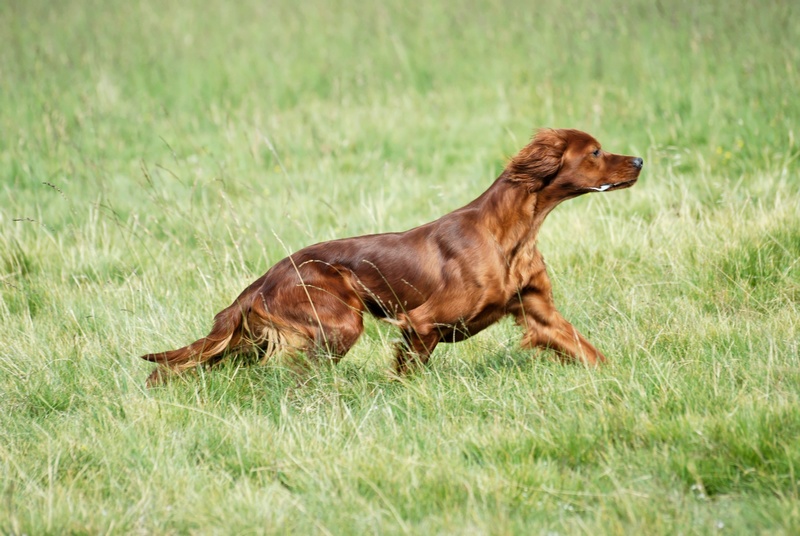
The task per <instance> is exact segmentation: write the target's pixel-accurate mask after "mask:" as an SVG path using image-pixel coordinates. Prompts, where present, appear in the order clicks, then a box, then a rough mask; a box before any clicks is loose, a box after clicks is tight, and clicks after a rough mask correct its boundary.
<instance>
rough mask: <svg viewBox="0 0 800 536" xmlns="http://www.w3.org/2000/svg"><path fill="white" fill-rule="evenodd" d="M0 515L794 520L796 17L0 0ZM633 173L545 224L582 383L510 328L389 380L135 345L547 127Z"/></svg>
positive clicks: (342, 527) (635, 8)
mask: <svg viewBox="0 0 800 536" xmlns="http://www.w3.org/2000/svg"><path fill="white" fill-rule="evenodd" d="M0 21H2V25H1V26H0V410H1V411H0V534H14V535H21V534H29V535H34V534H285V533H293V534H547V535H555V534H755V533H767V534H798V533H800V98H799V97H798V95H800V46H798V43H800V8H798V6H797V5H796V3H794V2H789V1H781V0H776V1H773V2H761V3H757V2H743V1H734V2H723V1H721V0H711V1H710V2H696V1H688V0H676V1H674V2H649V1H645V0H633V1H621V0H596V1H585V0H574V1H566V2H521V1H515V0H489V1H488V2H473V1H470V0H454V1H452V2H446V3H445V2H407V1H398V0H388V1H385V2H375V3H364V2H345V1H342V0H333V1H322V0H309V1H306V2H292V1H286V0H274V1H271V2H265V1H261V2H259V1H255V0H243V1H237V2H226V1H222V0H219V1H218V0H209V1H207V2H192V3H189V2H177V1H172V0H162V1H158V2H157V1H154V0H143V1H141V2H121V1H117V0H106V1H99V0H84V1H77V0H65V1H60V2H46V1H43V0H28V1H22V0H7V1H4V2H2V4H0ZM541 126H553V127H571V128H579V129H583V130H586V131H588V132H591V133H592V134H593V135H595V136H596V137H597V138H598V139H599V140H600V141H601V142H602V143H603V145H604V148H606V149H608V150H610V151H612V152H620V153H626V154H636V155H640V156H642V157H643V158H644V160H645V167H644V170H643V173H642V178H641V180H640V181H639V183H638V184H637V185H636V187H635V188H633V189H630V190H625V191H621V192H614V193H609V194H605V195H601V194H593V195H587V196H583V197H582V198H579V199H576V200H573V201H569V202H566V203H564V204H563V205H561V206H560V207H559V208H558V209H556V210H555V211H554V213H553V214H551V215H550V216H549V218H548V220H547V221H546V222H545V224H544V226H543V228H542V232H541V234H540V246H541V249H542V251H543V252H544V254H545V257H546V259H547V261H548V265H549V267H550V273H551V277H552V279H553V283H554V286H555V293H556V301H557V304H558V306H559V308H560V310H561V311H562V312H563V313H564V316H566V317H567V318H568V319H570V320H571V321H572V322H573V323H574V324H575V325H576V326H577V327H578V328H579V329H580V330H581V331H582V332H583V333H584V334H586V336H587V337H588V338H589V340H591V341H592V342H593V343H594V344H595V345H596V346H597V347H598V348H600V349H601V350H602V351H603V352H604V353H605V354H606V355H607V356H608V357H609V359H610V364H609V365H608V366H606V367H603V368H600V369H598V370H590V369H586V368H584V367H580V366H564V365H561V364H560V363H559V362H558V361H557V360H556V359H555V358H554V356H553V355H552V354H550V353H548V352H536V353H531V352H526V351H522V350H520V349H519V347H518V341H519V338H520V336H521V333H520V330H519V329H518V328H517V327H516V326H515V325H513V323H512V322H509V321H504V322H502V323H500V324H498V325H496V326H493V327H492V328H490V329H488V330H486V331H485V332H483V333H481V334H480V335H478V336H477V337H475V338H473V339H471V340H469V341H466V342H463V343H460V344H457V345H445V344H443V345H440V346H439V348H437V350H436V352H435V353H434V355H433V358H432V360H431V365H430V367H429V368H427V369H426V370H424V371H422V372H420V373H419V374H416V375H414V376H411V377H409V378H408V379H407V380H404V381H400V382H397V381H392V380H391V379H390V377H389V375H388V373H387V371H388V369H389V367H390V365H391V359H392V350H391V347H392V344H393V342H394V340H395V339H396V338H397V337H398V334H397V333H396V332H395V331H393V330H392V329H391V328H390V327H389V326H386V325H383V324H378V323H376V322H374V321H369V322H368V324H367V330H366V333H365V335H364V336H363V337H362V339H361V340H360V341H359V343H358V345H357V346H356V347H355V348H354V349H353V350H352V351H351V353H350V354H348V356H347V357H346V358H345V359H344V360H343V361H342V362H341V363H340V364H339V365H338V366H337V367H334V368H326V367H321V368H319V369H315V370H314V371H313V372H312V373H310V375H309V377H307V378H306V382H305V383H302V384H301V383H298V381H297V378H296V377H295V376H294V375H293V374H292V373H291V372H290V371H289V370H287V367H286V366H285V364H282V363H281V362H280V361H279V360H278V361H275V362H274V363H270V364H267V365H266V366H263V367H258V366H255V367H250V366H242V363H241V362H228V363H225V364H224V365H222V366H220V367H219V368H217V369H214V370H213V371H210V372H200V373H198V374H197V375H194V376H189V377H187V378H186V379H185V380H180V381H175V382H172V383H171V384H169V385H168V386H166V387H164V388H160V389H154V390H146V389H145V388H144V379H145V378H146V376H147V374H148V373H149V371H150V367H151V365H150V364H148V363H144V362H142V361H141V360H139V359H138V356H139V355H141V354H144V353H147V352H153V351H159V350H164V349H168V348H175V347H177V346H182V345H184V344H186V343H188V342H191V341H192V340H194V339H195V338H197V337H199V336H201V335H204V334H205V333H206V331H207V329H208V328H209V327H210V325H211V319H212V317H213V315H214V314H215V313H216V312H217V311H218V310H220V309H221V308H223V307H225V306H227V305H228V304H229V303H230V302H231V301H232V300H233V298H234V297H235V296H236V295H237V294H238V293H239V292H240V291H241V290H242V289H243V288H244V287H245V286H246V285H247V284H249V283H250V282H251V281H253V280H254V279H255V278H257V277H258V276H260V275H261V274H262V273H263V272H264V271H266V269H267V268H268V267H269V266H270V265H271V264H273V263H274V262H276V261H277V260H279V259H280V258H282V257H283V256H285V255H286V254H287V253H288V252H290V251H293V250H296V249H299V248H300V247H302V246H305V245H308V244H311V243H314V242H319V241H323V240H328V239H332V238H336V237H344V236H352V235H358V234H365V233H375V232H383V231H394V230H402V229H406V228H410V227H413V226H416V225H419V224H421V223H425V222H428V221H430V220H432V219H434V218H436V217H438V216H440V215H442V214H444V213H446V212H449V211H450V210H453V209H455V208H457V207H459V206H462V205H463V204H466V203H467V202H469V201H470V200H472V199H473V198H475V197H476V196H477V195H479V194H480V193H481V192H482V191H483V190H484V189H485V188H486V187H488V185H489V184H490V183H491V182H492V180H493V179H494V178H495V177H496V176H497V175H498V174H499V172H500V170H501V169H502V168H503V166H504V163H505V162H506V159H507V158H508V157H509V156H510V155H512V154H513V153H515V152H516V151H517V150H518V149H519V148H521V147H522V146H523V145H524V144H525V143H526V142H527V141H528V140H529V138H530V135H531V134H532V132H533V131H534V129H535V128H537V127H541Z"/></svg>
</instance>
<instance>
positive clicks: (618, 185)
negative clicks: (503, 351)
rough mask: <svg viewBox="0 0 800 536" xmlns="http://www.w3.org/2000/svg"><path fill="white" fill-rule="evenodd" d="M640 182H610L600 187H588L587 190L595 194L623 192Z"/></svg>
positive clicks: (634, 180)
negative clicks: (610, 191)
mask: <svg viewBox="0 0 800 536" xmlns="http://www.w3.org/2000/svg"><path fill="white" fill-rule="evenodd" d="M637 180H638V177H637V178H636V179H631V180H629V181H622V182H609V183H606V184H601V185H600V186H587V187H586V189H587V190H593V191H595V192H607V191H609V190H622V189H623V188H630V187H631V186H633V184H634V183H635V182H636V181H637Z"/></svg>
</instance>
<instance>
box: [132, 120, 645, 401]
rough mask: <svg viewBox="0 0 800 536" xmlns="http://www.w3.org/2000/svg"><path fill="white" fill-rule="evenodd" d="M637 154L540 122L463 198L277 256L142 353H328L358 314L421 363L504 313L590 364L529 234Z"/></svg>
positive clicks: (191, 358) (207, 357)
mask: <svg viewBox="0 0 800 536" xmlns="http://www.w3.org/2000/svg"><path fill="white" fill-rule="evenodd" d="M642 165H643V161H642V159H641V158H634V157H631V156H621V155H616V154H611V153H606V152H605V151H603V150H602V149H600V144H599V143H598V142H597V141H596V140H595V139H594V138H592V137H591V136H590V135H588V134H586V133H584V132H580V131H578V130H549V129H546V130H540V131H539V132H538V133H537V134H536V136H535V137H534V138H533V140H532V141H531V142H530V143H529V144H528V145H527V146H526V147H525V148H524V149H522V150H521V151H520V152H519V154H517V155H516V156H514V158H512V159H511V161H510V162H509V164H508V166H507V167H506V169H505V170H504V171H503V173H502V174H501V175H500V177H499V178H498V179H497V180H495V182H494V184H492V186H491V187H490V188H489V189H488V190H487V191H486V192H484V193H483V194H482V195H481V196H480V197H478V198H477V199H476V200H474V201H473V202H471V203H470V204H468V205H467V206H465V207H463V208H460V209H458V210H455V211H453V212H451V213H450V214H447V215H445V216H443V217H441V218H439V219H438V220H436V221H434V222H431V223H428V224H426V225H422V226H420V227H416V228H414V229H411V230H409V231H406V232H403V233H386V234H377V235H366V236H359V237H355V238H346V239H343V240H334V241H331V242H324V243H322V244H315V245H313V246H309V247H307V248H304V249H301V250H300V251H298V252H297V253H294V254H293V255H290V256H289V257H287V258H285V259H283V260H282V261H280V262H278V263H277V264H276V265H275V266H273V267H272V268H270V270H269V271H268V272H267V273H266V274H264V275H263V276H261V277H260V278H259V279H258V280H257V281H255V282H254V283H253V284H252V285H250V286H249V287H248V288H247V289H245V291H244V292H242V293H241V294H240V295H239V297H238V298H236V300H235V301H234V302H233V304H232V305H231V306H230V307H228V308H227V309H224V310H223V311H221V312H220V313H219V314H217V316H216V317H215V318H214V327H213V328H212V330H211V333H210V334H209V335H208V336H206V337H203V338H202V339H200V340H198V341H196V342H193V343H192V344H190V345H188V346H185V347H183V348H179V349H178V350H172V351H169V352H164V353H158V354H148V355H145V356H142V358H143V359H146V360H148V361H153V362H155V363H158V364H159V365H160V366H159V367H157V368H156V369H155V370H154V371H153V373H152V374H151V375H150V377H149V378H148V385H153V384H156V383H158V382H159V381H160V380H161V379H163V378H164V377H165V376H164V374H165V373H166V372H168V371H172V372H180V371H182V370H185V369H188V368H191V367H194V366H197V365H199V364H203V363H205V364H214V363H216V362H218V361H219V360H220V359H222V357H223V356H224V355H226V354H229V353H234V352H236V351H243V350H248V349H257V350H258V351H260V352H262V353H263V358H264V359H267V358H268V357H270V356H271V355H274V354H276V353H278V352H288V353H297V352H303V353H305V354H306V355H307V356H308V357H310V358H314V357H316V356H318V355H320V354H322V355H325V356H328V357H329V358H332V359H334V360H338V359H340V358H341V357H342V356H344V355H345V354H346V353H347V351H348V350H349V349H350V347H352V346H353V344H354V343H355V342H356V340H357V339H358V337H359V336H360V335H361V332H362V331H363V329H364V326H363V314H364V312H365V311H368V312H369V313H371V314H372V315H374V316H376V317H378V318H380V319H383V320H386V321H389V322H391V323H393V324H395V325H396V326H397V327H399V328H400V330H401V332H402V334H403V339H404V343H401V344H399V345H398V348H397V356H396V363H395V368H396V371H397V373H398V374H402V373H404V372H406V371H407V370H408V368H409V366H410V365H412V364H413V363H417V362H418V363H425V362H426V361H427V360H428V356H429V355H430V354H431V352H432V351H433V349H434V348H435V347H436V345H437V344H438V343H439V342H440V341H444V342H457V341H461V340H464V339H466V338H468V337H470V336H472V335H474V334H476V333H478V332H479V331H481V330H482V329H484V328H486V327H487V326H489V325H491V324H493V323H495V322H497V321H498V320H499V319H500V318H501V317H503V316H505V315H509V314H510V315H513V316H514V318H515V319H516V321H517V323H518V324H520V325H521V326H522V327H523V328H524V329H525V334H524V335H523V337H522V346H524V347H527V348H532V347H537V346H538V347H543V348H551V349H553V350H555V351H556V352H558V353H559V354H561V355H562V356H563V357H565V358H568V359H572V360H576V361H582V362H585V363H587V364H590V365H594V364H596V363H598V362H600V361H604V360H605V357H604V356H603V354H602V353H600V352H599V351H598V350H597V349H596V348H595V347H594V346H592V345H591V344H590V343H589V341H587V340H586V339H585V338H584V337H583V335H581V334H580V333H578V330H576V329H575V328H574V327H573V326H572V324H570V323H569V322H567V321H566V320H565V319H564V318H563V317H562V316H561V314H559V312H558V311H557V310H556V308H555V305H554V304H553V295H552V291H551V286H550V278H549V277H548V275H547V271H546V269H545V264H544V260H543V259H542V254H541V253H539V250H538V249H537V247H536V235H537V233H538V232H539V227H540V226H541V225H542V222H543V221H544V219H545V217H546V216H547V214H548V213H549V212H550V211H551V210H553V208H555V206H556V205H558V204H559V203H560V202H562V201H564V200H565V199H570V198H572V197H577V196H579V195H581V194H585V193H587V192H593V191H599V192H604V191H608V190H619V189H622V188H627V187H629V186H632V185H633V184H634V183H635V182H636V180H637V178H638V177H639V172H640V171H641V169H642Z"/></svg>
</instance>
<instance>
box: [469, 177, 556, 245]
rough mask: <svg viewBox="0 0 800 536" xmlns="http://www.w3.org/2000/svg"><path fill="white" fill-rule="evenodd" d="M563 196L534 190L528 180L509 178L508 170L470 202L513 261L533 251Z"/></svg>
mask: <svg viewBox="0 0 800 536" xmlns="http://www.w3.org/2000/svg"><path fill="white" fill-rule="evenodd" d="M560 201H561V200H560V199H557V198H553V196H550V195H547V193H546V192H541V191H538V192H535V191H534V192H531V191H530V190H529V188H527V187H526V185H525V184H524V183H520V182H515V181H511V180H508V177H507V172H503V174H502V175H500V177H498V179H497V180H496V181H495V182H494V184H492V186H490V187H489V189H488V190H486V191H485V192H484V193H483V194H482V195H481V196H480V197H478V198H477V199H476V200H475V201H473V202H472V203H470V205H468V206H472V207H474V208H476V209H478V210H479V211H480V213H481V221H482V222H484V225H486V227H487V228H488V230H489V232H490V233H491V234H492V235H493V236H494V238H495V241H496V242H497V244H498V246H499V247H500V249H501V250H502V251H503V252H504V254H505V255H506V258H508V259H509V260H510V259H511V258H513V257H515V256H517V253H518V252H522V251H533V250H534V249H535V248H536V238H537V236H538V234H539V228H540V227H541V225H542V223H543V222H544V219H545V217H546V216H547V215H548V214H549V213H550V211H551V210H553V208H555V207H556V205H558V203H559V202H560Z"/></svg>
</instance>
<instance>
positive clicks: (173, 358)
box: [142, 300, 244, 386]
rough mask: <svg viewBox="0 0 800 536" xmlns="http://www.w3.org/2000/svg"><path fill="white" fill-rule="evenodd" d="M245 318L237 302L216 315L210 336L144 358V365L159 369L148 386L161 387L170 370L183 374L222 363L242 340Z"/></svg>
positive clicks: (148, 380)
mask: <svg viewBox="0 0 800 536" xmlns="http://www.w3.org/2000/svg"><path fill="white" fill-rule="evenodd" d="M243 315H244V311H243V310H242V307H241V305H240V303H239V300H237V301H236V302H234V303H233V304H232V305H231V306H230V307H228V308H227V309H223V310H222V311H220V312H219V313H217V316H215V317H214V327H212V328H211V333H209V334H208V335H206V336H205V337H203V338H202V339H198V340H196V341H195V342H193V343H192V344H189V345H188V346H184V347H183V348H178V349H177V350H170V351H167V352H160V353H155V354H147V355H143V356H142V359H144V360H145V361H151V362H153V363H158V364H159V365H160V366H159V367H158V368H156V369H155V370H154V371H153V373H152V374H151V375H150V377H149V378H148V379H147V385H148V386H153V385H156V384H158V383H161V381H162V380H163V379H164V373H165V372H167V370H169V371H172V372H181V371H183V370H186V369H189V368H192V367H196V366H197V365H201V364H204V363H208V362H209V361H212V360H219V358H221V357H222V355H223V354H224V353H225V351H226V350H229V349H231V348H233V347H235V346H236V344H237V343H238V342H239V340H240V339H241V338H242V319H243Z"/></svg>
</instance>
